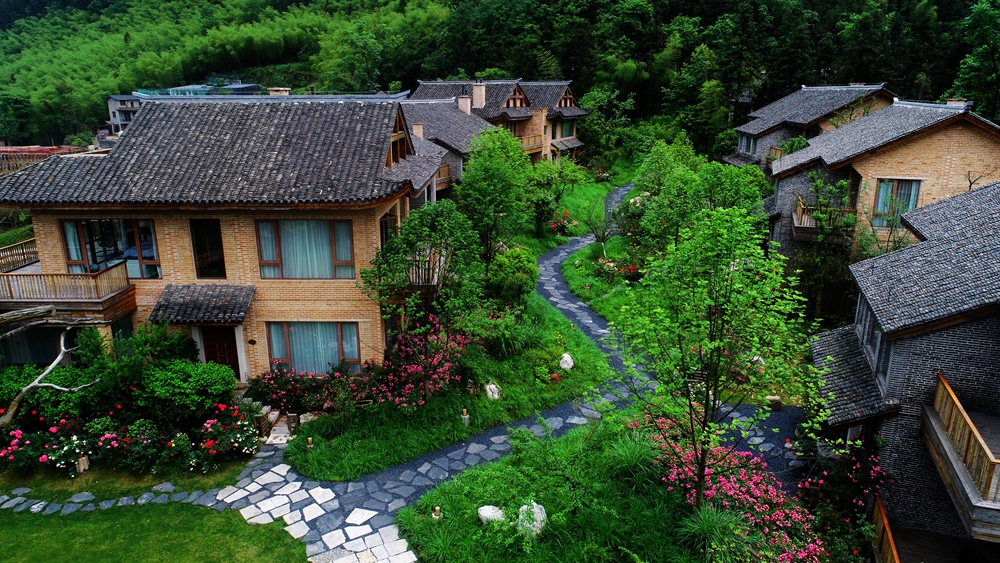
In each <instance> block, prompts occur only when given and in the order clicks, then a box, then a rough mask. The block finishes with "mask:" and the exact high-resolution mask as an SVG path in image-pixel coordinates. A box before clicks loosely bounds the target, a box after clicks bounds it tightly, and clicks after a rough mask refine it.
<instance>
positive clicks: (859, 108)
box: [816, 94, 892, 134]
mask: <svg viewBox="0 0 1000 563" xmlns="http://www.w3.org/2000/svg"><path fill="white" fill-rule="evenodd" d="M869 102H870V103H871V105H870V106H869V105H868V104H869ZM891 105H892V98H891V97H890V96H888V95H886V94H878V95H875V96H869V97H868V98H866V99H865V101H864V102H862V103H861V104H857V105H856V106H855V108H854V115H853V116H851V117H853V119H847V117H848V116H847V115H844V114H846V113H847V111H846V110H847V108H844V110H841V111H840V112H834V113H832V114H830V115H828V116H826V117H824V118H823V119H821V120H820V121H819V123H817V124H816V125H818V126H819V129H820V133H821V134H822V133H829V132H830V131H833V130H834V129H836V128H837V127H835V126H834V124H833V121H832V119H833V118H837V119H838V120H846V121H853V120H854V119H857V118H859V117H864V115H867V114H871V113H875V112H876V111H878V110H880V109H885V108H887V107H889V106H891ZM865 110H867V113H865ZM840 125H843V123H840Z"/></svg>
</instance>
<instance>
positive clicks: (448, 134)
mask: <svg viewBox="0 0 1000 563" xmlns="http://www.w3.org/2000/svg"><path fill="white" fill-rule="evenodd" d="M400 107H402V108H403V115H404V116H406V124H407V126H408V127H409V128H410V136H411V138H413V139H421V140H423V141H426V142H428V143H432V144H434V145H436V146H437V147H438V148H439V149H440V150H441V151H443V155H442V166H441V169H440V175H439V176H438V179H437V185H436V191H438V192H441V190H444V189H447V188H448V187H449V186H450V185H451V183H452V181H457V180H461V179H462V168H463V164H464V162H465V159H466V158H468V157H469V155H471V154H472V142H473V141H474V140H475V139H476V137H478V136H479V134H480V133H482V132H483V131H485V130H487V129H491V128H492V127H493V126H492V125H490V123H489V122H488V121H486V120H484V119H483V118H481V117H479V116H478V115H475V114H473V113H471V112H470V113H466V112H464V111H462V110H461V109H459V107H458V99H457V98H449V99H445V100H407V101H404V102H402V103H401V104H400ZM414 142H416V141H414Z"/></svg>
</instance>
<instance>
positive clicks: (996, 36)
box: [946, 0, 1000, 121]
mask: <svg viewBox="0 0 1000 563" xmlns="http://www.w3.org/2000/svg"><path fill="white" fill-rule="evenodd" d="M961 30H962V32H963V38H964V40H965V42H966V43H967V44H968V46H969V47H971V51H970V52H969V53H968V54H966V55H965V58H963V59H962V64H961V67H960V68H959V71H958V76H957V77H956V78H955V83H954V84H953V85H952V87H951V89H950V90H949V91H948V92H947V94H946V96H949V97H965V98H969V99H974V100H976V102H977V103H976V106H975V108H976V111H977V112H978V113H979V114H980V115H982V116H983V117H985V118H986V119H989V120H992V121H996V120H997V116H998V114H997V111H998V107H1000V2H997V0H979V1H978V2H976V3H975V4H973V6H972V12H971V13H970V14H969V15H968V17H966V18H965V19H964V20H962V22H961Z"/></svg>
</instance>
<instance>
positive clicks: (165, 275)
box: [32, 198, 406, 377]
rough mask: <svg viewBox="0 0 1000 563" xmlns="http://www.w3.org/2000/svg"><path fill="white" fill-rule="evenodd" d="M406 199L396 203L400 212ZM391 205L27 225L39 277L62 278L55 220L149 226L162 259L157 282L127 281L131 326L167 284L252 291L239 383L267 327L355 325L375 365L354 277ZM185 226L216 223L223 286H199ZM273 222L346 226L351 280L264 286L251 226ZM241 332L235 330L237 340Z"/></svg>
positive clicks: (372, 323)
mask: <svg viewBox="0 0 1000 563" xmlns="http://www.w3.org/2000/svg"><path fill="white" fill-rule="evenodd" d="M405 200H406V198H402V201H400V203H401V204H404V207H405ZM395 204H396V202H392V203H386V204H382V205H379V206H378V207H375V208H369V209H362V210H357V211H332V210H331V211H297V212H290V211H282V212H269V211H267V210H254V211H251V210H246V211H232V210H227V211H218V212H212V211H208V210H206V211H190V212H189V211H155V212H139V213H124V212H100V211H78V212H52V211H44V210H33V212H32V221H33V223H34V225H35V236H36V239H37V240H38V241H39V244H38V249H39V262H40V265H41V268H42V272H43V273H66V272H67V266H66V250H65V244H64V241H63V235H62V232H61V226H60V221H61V220H64V219H99V218H105V219H117V218H132V219H152V220H153V222H154V229H155V232H156V243H157V246H158V250H159V256H160V267H161V270H162V279H158V280H144V279H133V280H130V281H131V282H132V283H133V284H134V285H135V286H136V302H137V306H138V309H137V311H136V312H135V313H134V314H133V324H135V325H138V324H139V323H141V322H143V321H145V320H147V319H148V317H149V314H150V312H151V311H152V309H153V306H154V305H155V304H156V301H157V299H158V298H159V297H160V294H161V292H162V291H163V288H164V287H166V285H167V284H191V283H197V284H236V285H254V286H256V292H255V294H254V297H253V301H252V302H251V304H250V308H249V310H248V312H247V315H246V318H245V320H244V322H243V324H242V343H239V342H238V343H237V346H238V347H240V345H241V344H242V349H243V350H244V351H245V366H246V370H245V373H244V374H241V375H242V376H243V377H256V376H257V375H259V374H260V373H262V372H264V371H266V370H267V369H268V367H269V361H270V358H269V354H268V340H267V330H266V324H265V323H267V322H280V321H286V322H287V321H327V322H333V321H336V322H356V323H358V333H359V334H358V337H359V346H360V356H361V359H362V360H365V359H369V358H381V357H382V354H383V351H384V342H385V340H384V332H383V329H382V319H381V316H380V312H379V307H378V305H377V304H376V303H375V302H374V301H372V300H371V299H369V298H368V297H367V296H365V295H364V293H362V291H361V290H360V289H359V288H358V287H357V284H356V282H357V281H358V280H359V279H360V271H361V269H362V268H364V267H365V266H367V265H368V264H369V263H370V262H371V260H372V259H373V258H374V257H375V251H376V249H377V248H378V246H379V217H381V216H382V214H383V213H384V212H385V211H386V210H387V209H389V207H390V206H391V205H395ZM190 219H219V220H220V223H221V227H222V243H223V252H224V255H225V265H226V279H224V280H221V279H198V278H197V276H196V274H195V259H194V249H193V246H192V241H191V233H190V224H189V220H190ZM265 219H267V220H275V219H328V220H350V221H351V224H352V230H353V247H354V265H355V276H356V279H353V280H342V279H329V280H326V279H324V280H284V279H262V278H261V277H260V265H259V261H258V248H257V234H256V221H257V220H265ZM239 334H240V331H237V337H239Z"/></svg>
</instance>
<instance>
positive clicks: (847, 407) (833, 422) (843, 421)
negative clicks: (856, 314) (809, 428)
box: [810, 325, 899, 426]
mask: <svg viewBox="0 0 1000 563" xmlns="http://www.w3.org/2000/svg"><path fill="white" fill-rule="evenodd" d="M810 349H811V350H812V356H813V363H814V364H815V365H816V367H817V368H819V369H824V368H825V369H827V370H828V371H827V372H826V373H825V374H823V388H822V390H821V392H820V395H821V396H822V397H823V398H824V399H825V400H826V407H827V408H828V409H829V410H830V415H829V417H828V418H827V423H828V424H829V425H830V426H843V425H847V424H851V423H855V422H859V421H862V420H865V419H868V418H872V417H875V416H880V415H883V414H887V413H890V412H894V411H897V410H899V405H898V404H896V403H887V402H885V401H884V400H883V399H882V393H881V392H880V391H879V389H878V384H877V383H875V379H874V377H873V375H872V369H871V366H870V365H869V364H868V360H867V359H866V358H865V356H864V353H863V352H862V351H861V343H860V342H859V341H858V334H857V332H855V330H854V325H849V326H845V327H841V328H838V329H836V330H831V331H830V332H824V333H823V334H820V335H819V336H818V337H817V339H816V340H815V341H813V342H812V344H810ZM831 394H832V395H833V397H832V398H830V395H831Z"/></svg>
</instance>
